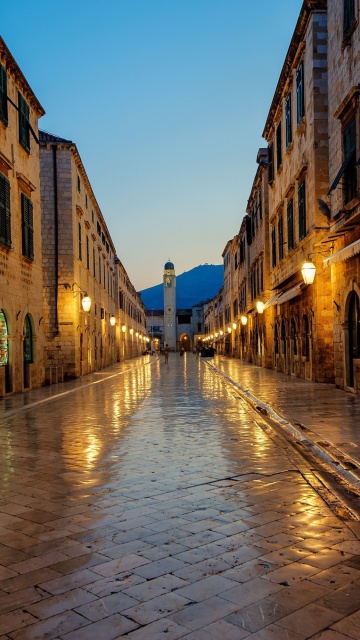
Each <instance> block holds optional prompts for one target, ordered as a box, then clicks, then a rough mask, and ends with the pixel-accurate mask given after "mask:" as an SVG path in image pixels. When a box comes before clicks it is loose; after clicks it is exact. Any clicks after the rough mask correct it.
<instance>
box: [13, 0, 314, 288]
mask: <svg viewBox="0 0 360 640" xmlns="http://www.w3.org/2000/svg"><path fill="white" fill-rule="evenodd" d="M301 5H302V0H272V1H271V2H270V1H269V0H258V1H257V2H256V3H254V2H251V0H103V1H102V2H98V1H97V2H95V0H61V2H55V1H54V0H52V1H51V0H32V2H29V1H28V0H17V2H16V3H15V4H14V3H12V2H6V3H4V6H2V8H1V13H0V34H1V36H2V37H3V38H4V40H5V42H6V44H7V46H8V48H9V49H10V51H11V53H12V55H13V56H14V58H15V60H16V61H17V63H18V65H19V67H20V68H21V70H22V72H23V73H24V75H25V77H26V79H27V81H28V82H29V84H30V86H31V88H32V89H33V91H34V93H35V94H36V96H37V98H38V100H39V101H40V103H41V104H42V106H43V107H44V109H45V111H46V115H45V116H43V117H42V118H41V119H40V121H39V126H40V128H41V129H44V130H45V131H48V132H50V133H53V134H55V135H58V136H61V137H63V138H66V139H70V140H72V141H73V142H75V143H76V146H77V148H78V151H79V153H80V156H81V158H82V161H83V164H84V167H85V170H86V173H87V175H88V178H89V180H90V183H91V186H92V188H93V191H94V194H95V197H96V199H97V202H98V204H99V206H100V209H101V211H102V213H103V216H104V218H105V221H106V224H107V227H108V229H109V232H110V235H111V237H112V240H113V242H114V245H115V247H116V250H117V254H118V257H119V258H120V260H121V262H122V263H123V264H124V266H125V268H126V271H127V273H128V276H129V278H130V280H131V281H132V283H133V285H134V286H135V288H136V290H138V291H140V290H142V289H145V288H147V287H151V286H153V285H156V284H158V283H160V282H161V281H162V274H163V267H164V264H165V262H166V261H167V260H169V259H170V260H171V261H172V262H173V263H174V265H175V270H176V274H177V275H180V274H181V273H183V272H184V271H189V270H190V269H192V268H193V267H196V266H198V265H200V264H206V263H208V264H221V262H222V258H221V254H222V252H223V249H224V247H225V245H226V243H227V241H228V240H230V239H232V238H233V237H234V236H235V235H236V234H237V233H238V231H239V228H240V225H241V221H242V218H243V216H244V215H245V210H246V203H247V200H248V197H249V194H250V190H251V186H252V182H253V179H254V177H255V173H256V169H257V164H256V156H257V152H258V149H259V147H264V146H266V144H265V141H264V139H263V138H262V132H263V129H264V125H265V121H266V118H267V115H268V112H269V108H270V104H271V101H272V98H273V95H274V91H275V88H276V84H277V81H278V78H279V74H280V72H281V68H282V65H283V62H284V59H285V55H286V52H287V49H288V47H289V44H290V39H291V37H292V34H293V31H294V29H295V25H296V21H297V18H298V15H299V11H300V8H301Z"/></svg>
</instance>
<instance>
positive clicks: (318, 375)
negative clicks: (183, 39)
mask: <svg viewBox="0 0 360 640" xmlns="http://www.w3.org/2000/svg"><path fill="white" fill-rule="evenodd" d="M327 99H328V85H327V14H326V2H325V1H322V0H305V1H304V2H303V5H302V8H301V11H300V15H299V18H298V21H297V24H296V27H295V31H294V34H293V37H292V39H291V42H290V46H289V49H288V52H287V55H286V58H285V62H284V65H283V68H282V71H281V74H280V77H279V80H278V83H277V87H276V90H275V94H274V98H273V101H272V104H271V107H270V111H269V114H268V117H267V120H266V124H265V128H264V133H263V136H264V137H265V139H266V141H267V142H268V181H269V216H270V218H269V222H270V228H269V236H270V238H269V240H270V249H271V258H270V289H271V294H270V296H271V298H272V299H271V300H270V298H269V300H268V302H267V304H268V306H271V308H272V314H271V318H270V323H271V325H272V327H273V329H272V332H273V345H274V346H273V367H274V368H275V369H276V370H278V371H280V372H284V373H289V374H294V375H297V376H300V377H303V378H309V379H312V380H315V381H319V382H330V381H332V380H333V379H334V358H333V329H332V302H331V284H330V274H329V271H326V270H325V271H324V270H323V271H322V270H321V268H319V269H318V275H317V277H316V279H315V281H314V283H313V284H308V285H305V284H304V282H303V279H302V275H301V268H302V265H303V263H304V261H305V260H306V259H307V258H309V257H310V258H311V259H312V262H313V263H314V264H315V265H316V266H317V267H319V266H320V265H321V264H322V261H323V255H322V254H320V249H319V247H320V248H321V244H320V243H321V241H322V239H323V238H324V236H325V234H326V233H327V232H328V219H327V216H326V214H325V213H324V211H323V207H321V206H319V203H318V200H319V199H320V200H321V199H322V198H323V197H324V194H326V193H327V190H328V133H327Z"/></svg>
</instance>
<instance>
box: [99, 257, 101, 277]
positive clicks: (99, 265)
mask: <svg viewBox="0 0 360 640" xmlns="http://www.w3.org/2000/svg"><path fill="white" fill-rule="evenodd" d="M99 282H100V284H101V258H100V256H99Z"/></svg>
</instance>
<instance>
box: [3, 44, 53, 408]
mask: <svg viewBox="0 0 360 640" xmlns="http://www.w3.org/2000/svg"><path fill="white" fill-rule="evenodd" d="M44 113H45V112H44V109H43V108H42V106H41V104H40V103H39V101H38V99H37V98H36V96H35V95H34V93H33V91H32V89H31V87H30V85H29V84H28V82H27V80H26V78H25V77H24V75H23V74H22V72H21V70H20V69H19V67H18V65H17V63H16V61H15V60H14V58H13V56H12V55H11V53H10V51H9V49H8V48H7V46H6V44H5V42H4V40H3V39H2V38H1V37H0V396H3V395H5V394H6V393H11V392H17V391H23V390H25V389H32V388H34V387H39V386H41V385H42V384H43V383H44V361H43V354H44V314H43V301H42V286H43V281H42V246H41V212H40V178H39V147H38V120H39V118H40V117H41V116H42V115H43V114H44Z"/></svg>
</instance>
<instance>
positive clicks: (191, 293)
mask: <svg viewBox="0 0 360 640" xmlns="http://www.w3.org/2000/svg"><path fill="white" fill-rule="evenodd" d="M223 274H224V268H223V265H222V264H201V265H199V266H198V267H194V269H190V271H185V272H184V273H182V274H181V275H179V276H176V307H177V309H190V308H191V307H193V306H194V305H196V304H199V303H200V302H205V301H206V300H211V298H213V297H214V296H215V295H216V294H217V293H218V291H219V289H221V287H222V286H223V284H224V277H223ZM139 293H140V295H141V299H142V301H143V303H144V304H145V307H146V308H147V309H164V291H163V284H162V283H161V284H157V285H155V286H154V287H149V288H148V289H143V290H142V291H140V292H139Z"/></svg>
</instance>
